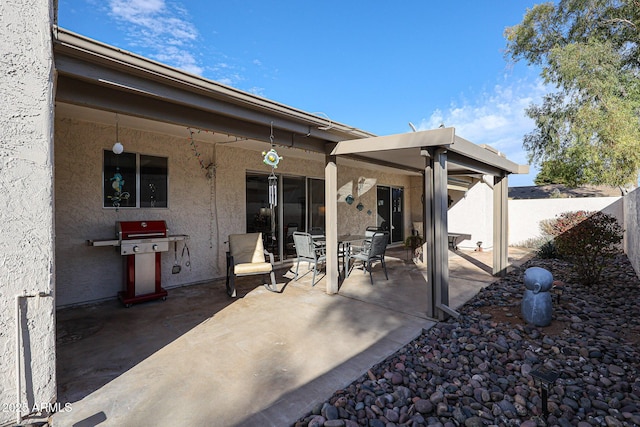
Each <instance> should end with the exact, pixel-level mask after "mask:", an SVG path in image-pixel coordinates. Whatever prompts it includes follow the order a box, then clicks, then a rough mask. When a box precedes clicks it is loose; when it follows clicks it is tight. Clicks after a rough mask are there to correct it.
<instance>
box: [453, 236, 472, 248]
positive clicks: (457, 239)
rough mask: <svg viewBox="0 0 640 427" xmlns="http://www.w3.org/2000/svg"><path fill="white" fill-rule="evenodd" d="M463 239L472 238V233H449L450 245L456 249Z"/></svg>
mask: <svg viewBox="0 0 640 427" xmlns="http://www.w3.org/2000/svg"><path fill="white" fill-rule="evenodd" d="M463 240H471V234H465V233H449V246H450V247H451V249H453V250H454V251H457V250H458V243H460V242H462V241H463Z"/></svg>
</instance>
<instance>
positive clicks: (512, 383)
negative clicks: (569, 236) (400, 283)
mask: <svg viewBox="0 0 640 427" xmlns="http://www.w3.org/2000/svg"><path fill="white" fill-rule="evenodd" d="M533 266H537V267H542V268H545V269H547V270H549V271H550V272H551V273H552V274H553V277H554V280H558V281H560V282H561V283H562V285H563V286H562V288H563V293H562V295H561V296H560V298H559V300H558V299H556V296H554V298H553V301H554V303H553V305H554V306H553V320H552V322H551V325H549V326H547V327H536V326H534V325H531V324H527V323H526V322H524V320H522V314H521V307H520V304H521V301H522V295H523V293H524V290H525V288H524V285H523V274H524V271H525V270H526V269H527V268H528V267H533ZM639 296H640V280H639V279H638V277H637V275H636V273H635V271H634V270H633V268H632V267H631V265H630V263H629V261H628V260H627V258H626V256H625V255H619V256H618V257H617V258H616V259H615V260H614V261H612V262H611V264H610V265H609V266H608V267H607V268H606V269H605V272H604V274H603V280H602V281H601V284H599V285H594V286H589V287H587V286H584V285H581V284H580V283H579V281H578V279H577V277H576V276H575V274H574V273H573V272H572V269H571V265H570V264H568V263H566V262H563V261H560V260H547V259H539V258H534V259H531V260H529V261H527V262H526V263H525V264H523V265H522V266H521V267H519V268H517V269H515V270H514V271H512V272H511V273H510V274H508V275H507V276H506V277H505V278H502V279H500V280H498V281H496V282H494V283H493V284H491V285H490V286H488V287H486V288H485V289H483V290H482V291H481V292H480V293H479V294H478V295H476V296H475V297H474V298H472V299H471V300H470V301H469V302H467V303H466V304H465V305H464V306H463V307H461V308H460V310H459V311H460V313H461V315H460V317H459V318H457V319H455V318H450V319H449V320H447V321H444V322H440V323H438V324H436V325H435V326H434V327H433V328H431V329H429V330H426V331H424V333H423V334H422V335H421V336H420V337H418V338H417V339H415V340H414V341H412V342H411V343H409V344H408V345H407V346H405V347H403V348H401V349H400V350H398V352H396V353H395V354H394V355H392V356H390V357H389V358H387V359H386V360H385V361H383V362H382V363H380V364H378V365H376V366H373V367H371V368H370V369H369V370H368V371H367V372H366V374H365V375H363V376H361V377H360V378H358V379H357V380H356V381H354V382H353V383H352V384H350V385H348V386H347V387H346V388H344V389H343V390H338V391H336V392H335V393H334V395H333V396H331V398H330V399H329V400H327V401H326V402H323V403H321V404H319V405H317V407H315V408H314V409H313V411H312V412H311V413H309V414H306V415H305V416H303V417H301V418H300V420H299V421H298V422H296V423H295V424H294V426H295V427H305V426H309V427H321V426H324V427H340V426H344V427H356V426H369V427H392V426H446V427H449V426H467V427H475V426H490V425H496V426H524V427H529V426H531V427H533V426H546V425H549V426H563V427H564V426H580V427H587V426H609V427H615V426H636V425H640V350H639V348H640V306H639V303H640V298H639ZM543 369H544V370H551V371H553V372H556V373H558V375H559V377H558V379H557V380H555V382H553V384H551V385H550V386H549V389H548V404H547V407H548V412H549V415H548V416H544V414H543V411H542V403H543V402H542V392H541V388H540V385H539V383H538V382H537V381H536V380H535V379H534V376H532V372H533V373H534V374H535V373H536V372H539V371H541V370H543Z"/></svg>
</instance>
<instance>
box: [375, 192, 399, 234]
mask: <svg viewBox="0 0 640 427" xmlns="http://www.w3.org/2000/svg"><path fill="white" fill-rule="evenodd" d="M377 195H378V221H377V225H378V227H381V228H382V229H384V230H386V231H389V234H390V243H396V242H403V241H404V217H403V209H402V207H403V206H404V189H403V188H401V187H386V186H382V185H379V186H378V187H377Z"/></svg>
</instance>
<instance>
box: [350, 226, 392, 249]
mask: <svg viewBox="0 0 640 427" xmlns="http://www.w3.org/2000/svg"><path fill="white" fill-rule="evenodd" d="M383 231H384V230H383V229H382V228H380V227H376V226H373V225H370V226H368V227H367V228H366V229H365V230H364V237H365V238H364V240H363V241H362V244H361V245H351V247H350V249H351V251H353V252H355V253H364V252H367V251H368V250H369V247H370V246H371V238H372V237H373V235H374V234H376V233H379V232H383Z"/></svg>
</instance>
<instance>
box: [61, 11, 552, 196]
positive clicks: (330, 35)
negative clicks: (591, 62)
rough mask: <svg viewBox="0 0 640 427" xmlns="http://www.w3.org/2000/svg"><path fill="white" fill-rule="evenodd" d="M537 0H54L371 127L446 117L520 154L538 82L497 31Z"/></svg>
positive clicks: (151, 47)
mask: <svg viewBox="0 0 640 427" xmlns="http://www.w3.org/2000/svg"><path fill="white" fill-rule="evenodd" d="M536 3H540V1H537V2H536V1H529V0H482V1H480V0H458V1H427V0H413V1H398V2H390V1H378V0H373V1H371V0H370V1H368V2H364V1H348V0H347V1H344V0H343V1H335V0H328V1H323V2H317V1H316V2H305V1H291V0H283V1H278V2H272V1H266V0H263V1H248V0H245V1H243V0H236V1H219V2H213V1H205V0H176V1H169V0H126V1H125V0H106V1H105V0H102V1H96V0H59V6H58V24H59V25H60V26H61V27H64V28H66V29H69V30H71V31H74V32H77V33H79V34H82V35H84V36H87V37H90V38H93V39H95V40H98V41H101V42H104V43H107V44H110V45H113V46H117V47H119V48H121V49H125V50H129V51H132V52H135V53H138V54H141V55H143V56H145V57H148V58H152V59H155V60H157V61H160V62H163V63H165V64H168V65H171V66H174V67H177V68H181V69H183V70H186V71H189V72H192V73H195V74H198V75H201V76H203V77H205V78H208V79H211V80H216V81H219V82H221V83H224V84H227V85H230V86H233V87H235V88H238V89H241V90H244V91H247V92H251V93H255V94H256V95H260V96H262V97H265V98H268V99H271V100H273V101H277V102H280V103H283V104H286V105H289V106H291V107H295V108H298V109H301V110H304V111H308V112H311V113H316V114H319V115H321V116H324V117H329V118H330V119H331V120H333V121H336V122H341V123H344V124H347V125H350V126H354V127H356V128H360V129H363V130H366V131H369V132H372V133H375V134H377V135H389V134H394V133H402V132H409V131H411V128H410V126H409V122H411V123H413V124H414V125H415V126H416V127H417V128H418V129H419V130H424V129H432V128H436V127H438V126H439V125H440V124H442V123H444V124H445V125H446V126H454V127H455V128H456V133H457V134H458V135H460V136H461V137H463V138H466V139H468V140H470V141H472V142H474V143H476V144H489V145H491V146H493V147H494V148H496V149H498V150H500V151H501V152H503V153H505V154H506V155H507V157H508V158H509V159H510V160H512V161H514V162H517V163H520V164H525V163H527V155H526V153H525V152H524V151H523V149H522V139H523V136H524V135H525V134H526V133H528V132H530V131H532V130H533V122H532V121H531V120H530V119H529V118H527V117H526V116H525V114H524V109H525V108H526V107H527V106H529V105H530V104H531V103H533V102H535V103H539V101H540V99H541V96H542V95H543V94H544V93H546V92H548V88H545V87H544V86H543V84H542V82H541V81H540V79H539V76H538V70H536V69H532V68H529V67H527V66H526V65H525V64H520V63H518V64H511V63H508V62H507V61H506V60H505V58H504V56H503V51H504V48H505V46H506V43H505V39H504V35H503V33H504V29H505V28H506V27H508V26H512V25H515V24H518V23H519V22H520V21H521V20H522V17H523V16H524V14H525V13H526V11H527V9H528V8H531V7H533V6H534V5H535V4H536ZM535 173H536V170H535V168H533V167H532V172H531V173H530V174H529V175H523V176H518V175H512V176H510V177H509V184H510V185H511V186H516V185H533V179H534V177H535Z"/></svg>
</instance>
